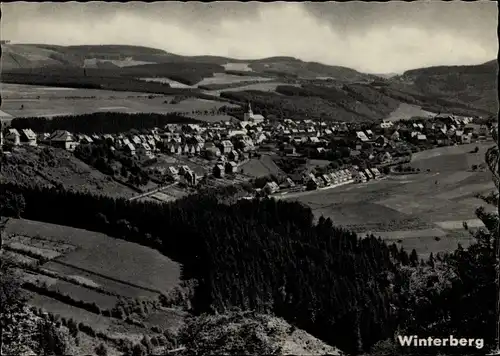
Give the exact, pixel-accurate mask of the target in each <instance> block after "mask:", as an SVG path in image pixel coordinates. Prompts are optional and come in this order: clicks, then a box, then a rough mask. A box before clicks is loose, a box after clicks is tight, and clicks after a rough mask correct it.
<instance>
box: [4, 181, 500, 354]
mask: <svg viewBox="0 0 500 356" xmlns="http://www.w3.org/2000/svg"><path fill="white" fill-rule="evenodd" d="M0 197H1V198H2V201H1V202H0V203H1V204H0V215H7V216H17V215H19V214H21V216H22V217H24V218H27V219H32V220H39V221H45V222H50V223H56V224H64V225H69V226H73V227H77V228H84V229H88V230H94V231H100V232H104V233H106V234H108V235H111V236H114V237H116V238H121V239H126V240H129V241H133V242H136V243H140V244H143V245H146V246H150V247H153V248H156V249H158V250H159V251H161V252H162V253H164V254H165V255H167V256H169V257H171V258H172V259H174V260H176V261H178V262H180V263H182V264H183V271H184V278H186V279H195V280H197V281H198V287H197V288H196V291H195V295H194V299H193V300H192V306H193V311H194V312H195V313H196V314H202V313H214V312H219V313H225V312H227V311H228V310H230V309H231V308H233V307H238V308H241V309H243V310H255V311H256V312H260V313H272V314H275V315H277V316H279V317H282V318H284V319H285V320H287V321H288V322H289V323H292V324H293V325H295V326H296V327H298V328H301V329H303V330H305V331H306V332H308V333H310V334H311V335H313V336H315V337H317V338H319V339H321V340H323V341H325V342H326V343H327V344H329V345H335V346H337V347H338V348H339V349H341V350H343V351H345V352H348V353H352V354H358V353H361V352H363V351H365V352H366V351H368V350H370V349H372V348H373V347H374V346H376V344H378V343H379V342H381V341H383V340H391V339H392V338H393V336H394V335H395V333H396V332H400V333H408V335H414V334H418V335H420V336H426V335H432V336H434V337H436V336H448V335H450V334H452V335H457V334H459V332H462V333H466V335H468V337H485V336H487V337H488V342H489V340H490V338H489V336H488V335H489V334H488V330H491V329H494V328H490V327H489V326H491V325H493V319H492V316H493V314H492V313H491V311H492V310H494V300H493V299H491V300H489V299H487V298H483V296H485V295H489V294H488V293H490V292H491V295H494V285H493V284H491V283H487V284H484V283H483V282H481V283H480V284H479V285H477V281H476V279H475V278H476V276H477V275H478V274H477V273H474V272H473V271H474V270H475V269H476V268H483V267H484V266H483V267H481V266H478V265H476V263H474V265H471V262H470V261H476V260H475V259H474V258H471V255H470V254H471V253H477V252H474V251H473V252H471V253H469V252H465V251H459V252H458V253H457V254H456V255H450V256H445V257H439V259H437V260H436V259H435V258H434V257H432V256H431V258H430V260H429V261H427V262H424V261H421V260H420V259H419V257H418V256H417V254H416V252H415V251H412V252H411V253H410V254H408V253H407V252H406V251H404V250H400V249H398V248H397V247H396V245H395V244H393V245H390V246H389V245H387V244H386V243H384V242H383V241H381V240H380V239H377V238H375V237H373V236H371V237H366V238H362V239H360V238H359V237H358V236H356V234H355V233H352V232H350V231H346V230H343V229H339V228H336V227H335V226H334V225H335V222H333V221H331V220H330V219H323V218H320V219H319V222H318V223H317V224H315V223H313V214H312V212H311V210H310V208H308V207H305V206H302V205H300V204H299V203H296V202H295V203H294V202H284V201H276V200H274V199H264V200H253V201H247V200H242V201H239V202H237V203H235V204H232V205H226V204H222V203H219V201H218V199H217V197H215V196H212V195H211V194H203V195H193V196H189V197H187V198H184V199H182V200H179V201H176V202H173V203H169V204H157V203H155V202H139V201H128V200H124V199H114V198H110V197H105V196H97V195H96V196H94V195H89V194H86V193H77V192H71V191H66V190H64V189H60V188H59V189H49V188H43V187H39V186H37V187H32V186H20V185H15V184H3V185H1V186H0ZM68 206H75V207H78V209H68V208H67V207H68ZM481 246H483V247H481ZM484 246H489V245H486V244H485V245H480V246H479V247H478V248H482V249H484V248H486V247H484ZM481 261H482V260H481ZM487 261H488V258H485V259H484V262H485V263H487ZM452 266H460V268H461V269H460V270H457V271H455V272H453V267H452ZM491 266H493V263H491ZM471 272H472V273H471ZM486 272H488V273H494V269H491V271H489V270H488V269H486V270H485V272H484V273H486ZM462 274H463V275H462ZM471 276H473V277H472V278H473V279H474V281H473V280H471ZM492 280H493V281H494V279H492ZM488 281H489V279H488ZM470 288H474V290H470ZM477 288H479V289H477ZM491 288H493V289H491ZM478 293H479V294H478ZM464 295H465V297H463V296H464ZM477 298H482V299H481V302H480V303H474V300H476V301H477ZM472 305H473V307H472ZM463 320H467V323H466V324H465V325H464V323H463ZM392 351H393V352H395V353H392V354H402V353H400V352H399V350H392ZM437 351H439V350H436V352H437ZM458 351H460V352H459V354H462V355H463V354H464V351H467V350H466V349H460V350H458ZM473 351H477V350H473ZM456 352H457V350H455V353H456ZM452 353H453V350H452ZM390 354H391V353H390Z"/></svg>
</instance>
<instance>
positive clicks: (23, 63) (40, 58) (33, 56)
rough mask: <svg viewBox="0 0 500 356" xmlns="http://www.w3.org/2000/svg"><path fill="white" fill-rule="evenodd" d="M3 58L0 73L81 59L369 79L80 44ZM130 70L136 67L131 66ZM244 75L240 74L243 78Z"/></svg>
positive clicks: (25, 49) (285, 64)
mask: <svg viewBox="0 0 500 356" xmlns="http://www.w3.org/2000/svg"><path fill="white" fill-rule="evenodd" d="M2 51H3V52H4V55H5V54H7V55H5V57H3V58H2V66H3V70H7V71H8V70H11V69H16V68H17V69H19V68H37V67H47V66H50V67H53V66H64V67H66V66H71V67H73V66H77V67H83V64H84V62H85V60H90V59H93V60H95V61H96V62H99V61H122V62H123V61H127V60H128V61H130V62H132V63H133V62H145V63H147V64H144V65H149V66H150V68H152V67H154V66H155V64H156V65H158V66H159V67H161V68H165V67H166V66H172V67H175V68H173V70H174V69H175V70H178V69H179V67H180V66H182V65H189V66H190V67H191V70H192V71H196V67H197V65H201V66H202V67H203V66H205V67H206V66H207V65H212V66H218V67H219V68H217V69H218V70H219V71H221V72H224V71H225V69H224V68H223V67H221V66H222V65H226V64H229V63H247V64H248V66H249V67H250V68H251V70H252V72H253V73H252V74H253V75H255V74H256V73H261V72H262V73H268V74H271V75H276V76H281V77H283V76H284V77H286V76H291V77H299V78H300V77H313V78H315V77H331V78H335V79H339V80H368V79H373V76H371V75H367V74H363V73H359V72H357V71H355V70H353V69H349V68H345V67H337V66H328V65H324V64H320V63H315V62H303V61H301V60H299V59H296V58H292V57H271V58H264V59H253V60H250V59H249V60H241V59H233V58H227V57H219V56H181V55H176V54H173V53H169V52H166V51H163V50H159V49H155V48H149V47H141V46H124V45H83V46H67V47H63V46H53V45H43V44H42V45H37V44H7V45H2ZM132 66H133V67H140V65H139V66H137V65H132ZM244 74H245V73H242V75H244Z"/></svg>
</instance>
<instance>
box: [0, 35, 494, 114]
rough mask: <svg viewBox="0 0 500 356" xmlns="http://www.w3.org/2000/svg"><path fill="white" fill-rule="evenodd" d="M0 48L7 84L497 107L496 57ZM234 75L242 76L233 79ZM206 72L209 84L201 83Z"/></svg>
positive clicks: (342, 109)
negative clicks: (441, 60) (382, 71)
mask: <svg viewBox="0 0 500 356" xmlns="http://www.w3.org/2000/svg"><path fill="white" fill-rule="evenodd" d="M2 50H3V55H2V74H3V78H2V81H3V82H5V83H14V84H35V83H36V84H39V85H53V86H57V85H59V86H61V85H63V86H67V87H72V86H75V85H78V83H82V85H87V87H92V88H106V89H109V90H124V89H125V88H140V87H143V88H144V90H146V88H147V91H148V92H151V93H163V94H166V93H169V94H172V93H173V92H174V91H175V94H182V93H184V92H185V93H186V95H190V96H193V95H194V96H200V95H201V96H207V97H214V98H215V100H224V99H225V100H231V101H233V102H234V103H238V102H240V103H243V102H246V101H248V100H250V101H252V102H254V103H255V105H254V106H255V108H256V110H257V111H259V112H261V113H264V114H273V115H275V116H277V117H283V116H284V115H285V116H288V117H290V116H292V117H303V116H304V115H307V116H309V117H312V118H319V117H323V118H326V119H328V118H329V119H331V120H336V121H351V122H352V121H378V120H381V119H385V118H388V117H390V114H391V113H392V112H393V111H395V110H397V109H398V107H399V105H401V104H406V105H412V106H415V107H416V108H418V109H423V110H426V111H429V112H434V113H437V112H450V113H454V114H458V115H472V116H491V115H496V113H497V111H498V94H497V79H496V78H497V72H498V65H497V63H496V61H490V62H487V63H484V64H482V65H473V66H441V67H432V68H422V69H415V70H410V71H407V72H405V73H403V74H402V75H396V76H394V77H390V78H388V76H383V77H381V76H376V75H372V74H365V73H360V72H358V71H356V70H353V69H350V68H346V67H342V66H331V65H325V64H321V63H316V62H304V61H302V60H300V59H297V58H292V57H270V58H263V59H252V60H241V59H232V58H227V57H220V56H181V55H177V54H173V53H169V52H166V51H163V50H159V49H155V48H149V47H140V46H122V45H88V46H68V47H63V46H53V45H35V44H8V45H2ZM84 68H85V70H84ZM238 76H239V77H241V80H239V79H236V80H235V77H238ZM207 78H210V83H211V84H209V85H203V83H205V82H206V81H207ZM146 80H147V81H148V83H147V84H146V83H145V81H146ZM151 80H153V81H155V83H151ZM50 81H53V82H54V83H49V82H50ZM172 81H173V82H174V84H175V85H173V86H172V85H171V84H169V83H170V82H172ZM177 84H179V85H177ZM249 85H253V87H252V90H250V88H249ZM265 88H267V89H265Z"/></svg>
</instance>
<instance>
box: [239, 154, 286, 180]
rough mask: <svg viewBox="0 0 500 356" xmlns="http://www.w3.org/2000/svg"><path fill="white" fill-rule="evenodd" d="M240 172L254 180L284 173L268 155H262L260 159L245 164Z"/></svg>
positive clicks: (253, 159)
mask: <svg viewBox="0 0 500 356" xmlns="http://www.w3.org/2000/svg"><path fill="white" fill-rule="evenodd" d="M239 172H240V173H241V174H244V175H246V176H251V177H254V178H257V177H264V176H269V175H271V174H273V175H275V176H277V175H279V174H280V173H282V171H281V169H280V168H279V167H278V166H277V165H276V163H274V161H273V160H272V158H271V157H270V156H268V155H262V156H261V157H260V158H258V159H257V158H252V159H250V160H249V161H248V162H245V163H244V164H242V165H241V166H240V168H239Z"/></svg>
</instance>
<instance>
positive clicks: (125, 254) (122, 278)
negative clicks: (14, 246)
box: [5, 219, 180, 293]
mask: <svg viewBox="0 0 500 356" xmlns="http://www.w3.org/2000/svg"><path fill="white" fill-rule="evenodd" d="M5 230H6V233H7V234H9V233H13V234H22V235H25V236H30V235H31V236H32V235H34V234H36V235H39V236H43V237H44V238H45V239H49V240H52V241H62V242H65V243H68V244H71V245H75V246H78V247H79V248H78V249H77V250H76V251H73V252H70V253H68V254H66V255H63V256H61V257H59V258H57V259H56V260H54V261H51V262H50V263H49V264H47V265H44V267H46V268H49V269H51V267H53V266H54V265H55V264H64V265H67V266H70V267H74V268H75V269H78V270H79V271H83V272H88V273H91V274H96V275H98V276H101V277H103V278H106V279H110V280H113V281H115V282H118V283H120V282H122V283H124V284H128V285H130V286H135V287H137V288H139V289H141V288H142V289H145V290H149V291H150V292H151V291H152V292H157V293H161V292H168V291H169V290H170V289H171V288H173V287H175V286H176V285H177V284H178V281H179V279H180V266H179V265H178V264H177V263H175V262H173V261H172V260H170V259H169V258H167V257H166V256H164V255H162V254H160V253H159V252H158V251H156V250H153V249H150V248H147V247H144V246H141V245H138V244H134V243H131V242H127V241H123V240H118V239H114V238H111V237H109V236H107V235H104V234H100V233H96V232H91V231H86V230H81V229H75V228H70V227H66V226H61V225H53V224H47V223H41V222H36V221H29V220H18V219H10V220H9V221H8V222H7V224H6V228H5ZM77 274H78V273H77Z"/></svg>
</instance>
